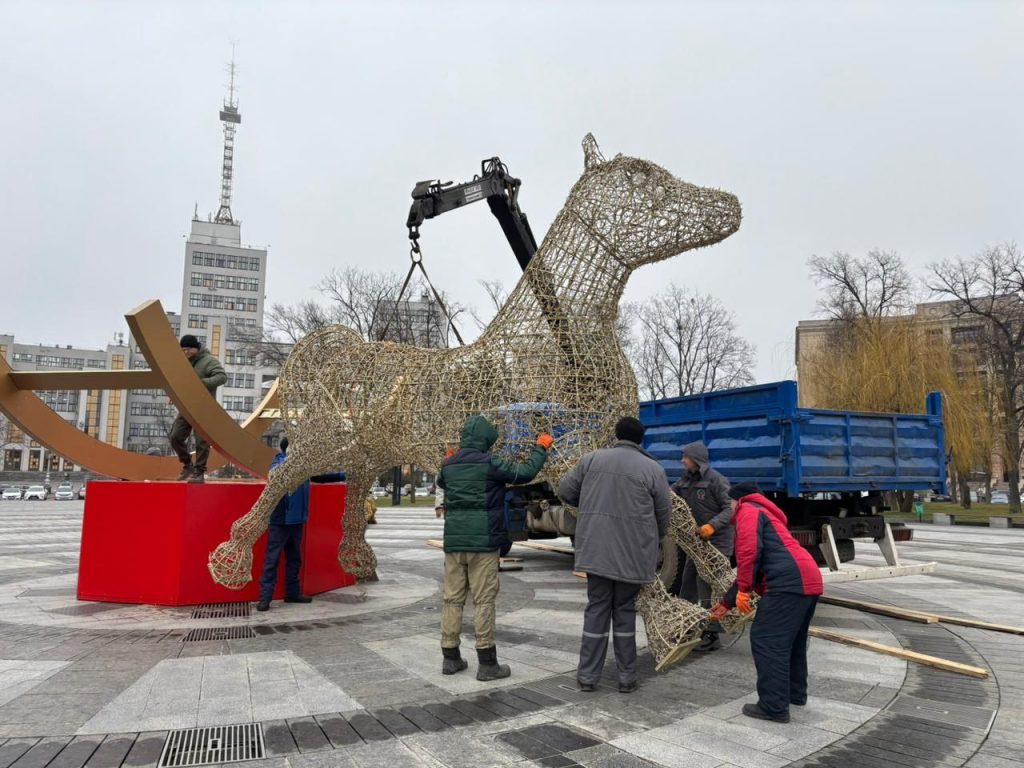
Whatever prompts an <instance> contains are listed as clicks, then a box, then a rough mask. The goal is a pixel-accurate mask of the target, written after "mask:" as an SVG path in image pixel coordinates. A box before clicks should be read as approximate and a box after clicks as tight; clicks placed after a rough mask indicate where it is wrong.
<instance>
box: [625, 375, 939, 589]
mask: <svg viewBox="0 0 1024 768" xmlns="http://www.w3.org/2000/svg"><path fill="white" fill-rule="evenodd" d="M640 421H642V422H643V423H644V426H645V427H646V428H647V432H646V434H645V436H644V447H645V448H646V449H647V451H648V452H649V453H650V454H651V455H652V456H654V457H655V458H656V459H658V461H659V462H660V463H661V465H662V466H663V467H664V468H665V472H666V473H667V474H668V477H669V481H670V482H675V480H677V479H678V478H679V475H680V473H681V472H682V464H681V455H682V446H684V445H686V444H687V443H691V442H694V441H696V440H702V441H703V442H704V444H705V445H707V447H708V452H709V454H710V456H711V465H712V466H713V467H714V468H715V469H717V470H718V471H719V472H721V473H722V474H723V475H725V477H727V478H728V479H729V481H730V482H731V483H740V482H754V483H757V484H758V485H759V486H760V487H761V488H762V489H763V490H764V492H765V495H767V496H768V497H769V498H771V499H772V500H773V501H774V502H775V503H776V504H777V505H778V506H779V507H780V508H781V509H782V510H783V511H784V512H785V513H786V517H787V518H788V519H789V528H790V530H791V531H792V532H793V534H794V536H795V537H796V539H797V540H798V541H799V542H800V543H801V544H802V545H803V546H804V547H806V548H807V549H808V550H809V551H810V552H811V553H812V554H814V556H815V558H816V559H817V560H818V562H819V564H822V565H828V566H829V567H830V568H831V569H833V570H837V569H838V567H839V563H840V562H845V561H848V560H852V559H853V555H854V548H853V540H854V539H872V540H874V541H875V542H876V543H878V544H879V546H880V548H881V551H882V554H883V555H884V556H885V558H886V561H887V562H888V563H889V565H891V566H895V565H897V564H898V558H897V556H896V552H895V542H896V541H907V540H909V539H911V538H912V537H913V531H912V530H910V529H909V528H906V527H904V526H903V525H901V524H899V523H895V524H893V525H891V526H887V525H886V522H885V519H884V518H883V517H882V512H883V511H884V510H885V509H886V503H885V498H884V495H883V494H884V493H885V492H887V491H929V490H930V491H933V492H936V493H945V490H946V447H945V432H944V428H943V423H942V397H941V395H940V393H938V392H933V393H931V394H930V395H928V397H927V400H926V402H925V413H923V414H913V413H861V412H856V411H829V410H823V409H820V408H801V407H800V406H799V405H798V399H797V385H796V382H795V381H780V382H775V383H772V384H760V385H757V386H753V387H742V388H738V389H727V390H722V391H720V392H709V393H706V394H703V395H691V396H687V397H674V398H668V399H665V400H652V401H649V402H644V403H641V404H640ZM671 557H672V553H666V555H665V559H666V561H667V562H666V563H665V564H664V566H663V569H662V578H663V579H666V580H667V581H669V582H671V579H670V578H668V577H669V576H670V575H671V574H672V571H673V566H674V563H672V562H670V560H671Z"/></svg>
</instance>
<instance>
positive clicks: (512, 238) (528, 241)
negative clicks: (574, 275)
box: [406, 157, 537, 270]
mask: <svg viewBox="0 0 1024 768" xmlns="http://www.w3.org/2000/svg"><path fill="white" fill-rule="evenodd" d="M521 184H522V182H521V181H520V180H519V179H517V178H515V177H513V176H510V175H509V172H508V168H507V167H506V166H505V164H504V163H503V162H501V160H500V158H497V157H492V158H490V159H488V160H484V161H483V162H481V163H480V175H479V176H476V177H474V178H473V180H472V181H468V182H466V183H465V184H455V185H453V184H452V182H450V181H447V182H443V183H442V182H441V181H439V180H436V179H429V180H427V181H421V182H419V183H418V184H417V185H416V186H415V187H414V188H413V190H412V200H413V202H412V207H411V208H410V209H409V218H408V220H407V221H406V226H407V227H408V228H409V239H410V240H411V241H412V244H413V248H414V250H419V247H418V243H417V240H419V236H420V225H421V224H422V223H423V222H424V221H426V220H427V219H432V218H434V217H435V216H440V215H441V214H442V213H447V212H448V211H453V210H455V209H456V208H461V207H462V206H464V205H468V204H470V203H475V202H477V201H479V200H486V201H487V204H488V205H489V206H490V208H491V213H493V214H494V217H495V218H496V219H497V220H498V223H499V224H500V225H501V230H502V232H504V233H505V237H506V239H507V240H508V243H509V245H510V246H512V252H513V253H514V254H515V255H516V260H517V261H518V262H519V266H520V267H522V268H523V269H524V270H525V269H526V265H527V264H529V263H530V259H531V258H533V254H535V253H536V252H537V241H536V239H534V236H533V230H531V229H530V222H529V221H528V220H527V218H526V214H525V213H523V212H522V210H520V208H519V187H520V185H521Z"/></svg>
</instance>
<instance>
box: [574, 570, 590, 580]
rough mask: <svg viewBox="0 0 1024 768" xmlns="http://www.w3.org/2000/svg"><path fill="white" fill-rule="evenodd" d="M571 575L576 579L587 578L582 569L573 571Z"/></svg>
mask: <svg viewBox="0 0 1024 768" xmlns="http://www.w3.org/2000/svg"><path fill="white" fill-rule="evenodd" d="M572 575H573V576H575V577H576V578H577V579H586V578H587V574H585V573H584V572H583V571H573V572H572Z"/></svg>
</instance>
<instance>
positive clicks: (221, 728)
mask: <svg viewBox="0 0 1024 768" xmlns="http://www.w3.org/2000/svg"><path fill="white" fill-rule="evenodd" d="M264 757H266V754H265V749H264V744H263V726H262V725H260V724H259V723H245V724H243V725H215V726H209V727H206V728H186V729H184V730H181V731H171V732H170V733H169V734H168V735H167V741H166V742H165V743H164V750H163V752H161V753H160V762H159V763H158V764H157V765H158V768H185V766H193V765H211V764H214V763H238V762H242V761H243V760H262V759H263V758H264Z"/></svg>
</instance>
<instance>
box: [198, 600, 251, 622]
mask: <svg viewBox="0 0 1024 768" xmlns="http://www.w3.org/2000/svg"><path fill="white" fill-rule="evenodd" d="M251 615H252V603H209V604H207V605H197V606H196V607H195V610H193V611H192V618H193V619H236V618H245V617H247V616H251Z"/></svg>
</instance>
